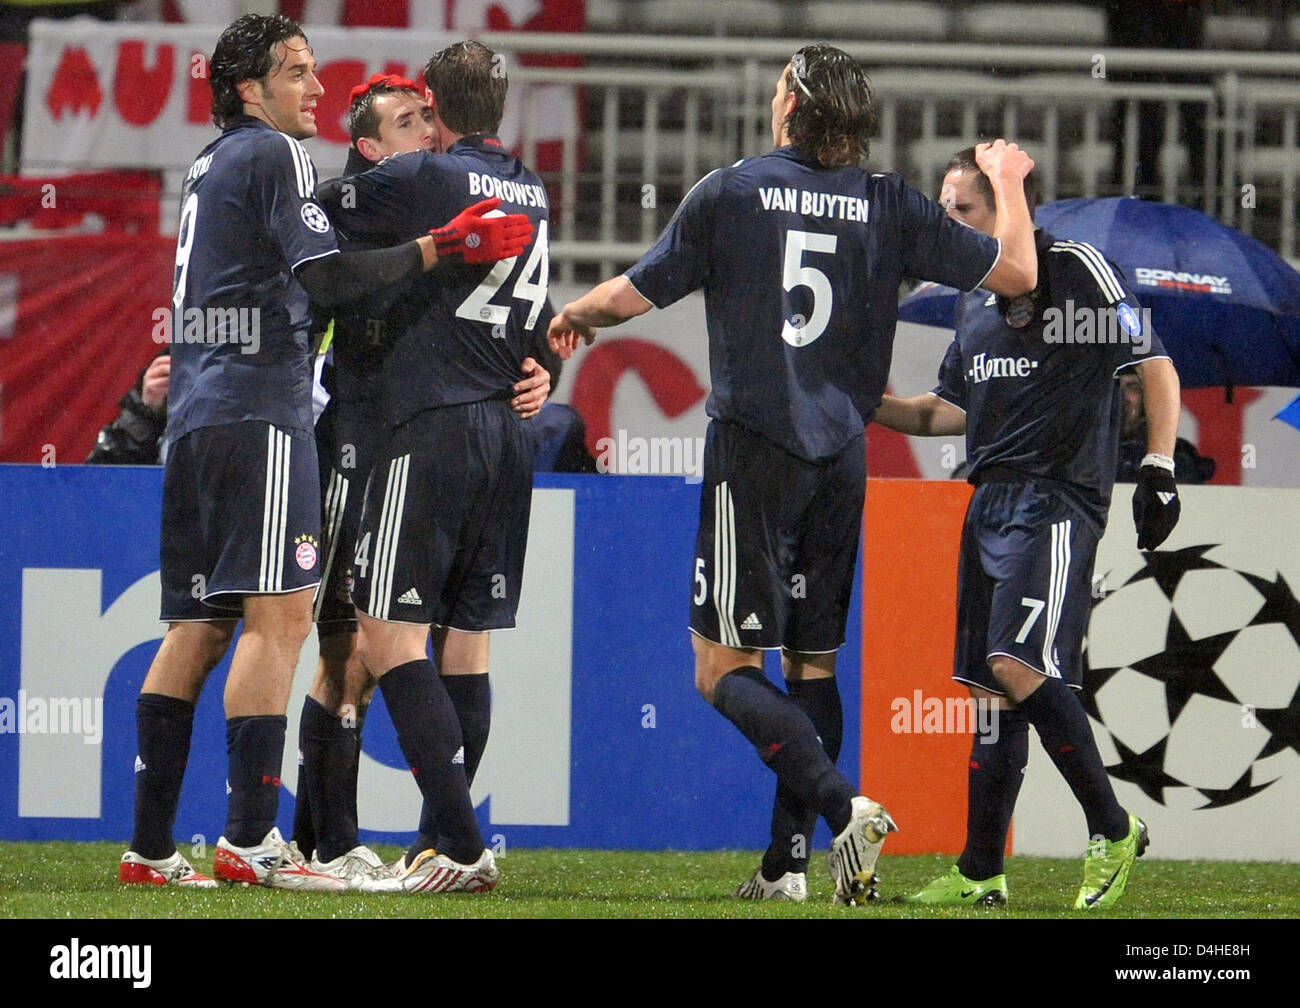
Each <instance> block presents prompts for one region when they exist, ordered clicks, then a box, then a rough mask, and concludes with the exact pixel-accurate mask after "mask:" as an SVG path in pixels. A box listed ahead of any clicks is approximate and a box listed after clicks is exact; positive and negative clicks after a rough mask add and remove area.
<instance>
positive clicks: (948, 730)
mask: <svg viewBox="0 0 1300 1008" xmlns="http://www.w3.org/2000/svg"><path fill="white" fill-rule="evenodd" d="M889 709H890V711H892V713H893V716H892V717H891V718H890V719H889V730H890V731H892V732H893V733H894V734H895V735H971V734H974V733H975V732H976V731H978V733H979V737H980V741H981V742H984V743H986V744H987V745H993V744H994V743H995V742H997V740H998V734H999V730H1000V729H999V723H998V712H997V708H996V707H995V706H994V705H993V703H992V702H991V701H989V700H987V699H985V698H983V697H980V698H979V699H976V698H975V697H936V696H932V697H928V696H925V695H924V694H923V693H922V692H921V691H920V690H913V691H912V695H911V696H910V697H894V699H893V701H892V702H891V703H890V705H889Z"/></svg>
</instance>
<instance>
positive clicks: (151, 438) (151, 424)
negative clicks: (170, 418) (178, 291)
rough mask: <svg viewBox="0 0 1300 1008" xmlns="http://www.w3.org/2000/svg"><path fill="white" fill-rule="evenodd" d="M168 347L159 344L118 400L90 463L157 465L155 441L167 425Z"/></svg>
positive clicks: (169, 357)
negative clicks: (161, 346) (114, 412)
mask: <svg viewBox="0 0 1300 1008" xmlns="http://www.w3.org/2000/svg"><path fill="white" fill-rule="evenodd" d="M171 369H172V359H171V356H170V348H169V347H163V348H162V349H161V350H159V351H158V354H157V356H155V357H154V359H153V360H151V361H150V362H149V365H148V366H147V367H146V368H145V369H144V370H143V371H141V372H140V377H139V378H137V379H136V383H135V384H134V385H132V386H131V388H129V389H128V390H127V393H126V395H124V396H122V398H121V399H119V400H118V403H117V406H118V409H119V410H120V411H121V412H119V413H118V415H117V418H116V419H115V420H113V421H112V422H111V423H109V424H107V425H106V426H105V427H104V428H103V429H102V430H101V431H100V432H99V437H97V438H96V439H95V448H94V450H93V451H91V453H90V456H89V457H88V458H87V459H86V462H87V463H88V464H90V465H157V464H158V442H159V440H161V438H162V436H163V430H164V429H165V428H166V426H167V385H168V383H169V381H170V379H171Z"/></svg>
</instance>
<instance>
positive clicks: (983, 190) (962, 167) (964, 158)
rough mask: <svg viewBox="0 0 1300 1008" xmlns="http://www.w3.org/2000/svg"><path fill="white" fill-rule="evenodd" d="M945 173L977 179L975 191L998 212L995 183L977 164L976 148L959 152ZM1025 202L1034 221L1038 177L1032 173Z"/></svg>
mask: <svg viewBox="0 0 1300 1008" xmlns="http://www.w3.org/2000/svg"><path fill="white" fill-rule="evenodd" d="M943 171H944V174H945V175H946V174H948V172H950V171H961V172H968V173H970V175H971V176H972V177H973V178H974V179H975V191H976V192H978V193H979V194H980V195H981V196H982V197H984V202H985V204H986V205H987V206H988V208H989V209H990V210H993V211H996V210H997V208H998V207H997V203H996V202H995V201H994V199H993V183H992V182H990V181H989V177H988V176H987V175H985V174H984V172H983V170H982V169H981V168H980V166H979V164H978V163H977V162H976V160H975V148H974V147H967V148H965V149H964V150H959V151H958V152H957V153H956V154H954V155H953V156H952V157H951V158H950V159H949V160H948V166H947V167H946V168H944V170H943ZM1025 202H1026V203H1027V204H1028V205H1029V217H1030V219H1031V220H1032V219H1033V216H1034V211H1035V210H1037V209H1038V176H1037V175H1035V174H1034V173H1033V172H1032V171H1031V172H1030V173H1029V174H1028V175H1026V176H1025Z"/></svg>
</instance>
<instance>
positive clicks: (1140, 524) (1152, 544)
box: [1133, 455, 1182, 550]
mask: <svg viewBox="0 0 1300 1008" xmlns="http://www.w3.org/2000/svg"><path fill="white" fill-rule="evenodd" d="M1150 458H1151V456H1149V455H1148V456H1147V459H1150ZM1147 459H1144V460H1143V462H1142V468H1141V469H1139V470H1138V477H1137V488H1136V489H1135V490H1134V491H1133V524H1134V525H1135V526H1136V527H1137V534H1138V543H1137V544H1138V549H1144V550H1153V549H1155V548H1156V547H1158V546H1159V545H1160V544H1161V543H1163V542H1164V541H1165V540H1166V539H1168V538H1169V533H1170V532H1172V531H1173V530H1174V526H1175V525H1177V524H1178V517H1179V515H1180V514H1181V513H1182V504H1181V503H1180V502H1179V500H1178V484H1177V483H1175V482H1174V471H1173V461H1172V460H1171V459H1168V460H1166V459H1162V460H1161V462H1160V463H1159V464H1157V463H1152V462H1148V461H1147ZM1164 462H1168V467H1166V466H1165V465H1164V464H1163V463H1164Z"/></svg>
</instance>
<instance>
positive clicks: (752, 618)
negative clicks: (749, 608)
mask: <svg viewBox="0 0 1300 1008" xmlns="http://www.w3.org/2000/svg"><path fill="white" fill-rule="evenodd" d="M740 629H742V630H762V629H763V623H762V621H761V620H760V619H759V618H758V613H750V614H749V615H748V616H746V617H745V622H744V623H742V624H740Z"/></svg>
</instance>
